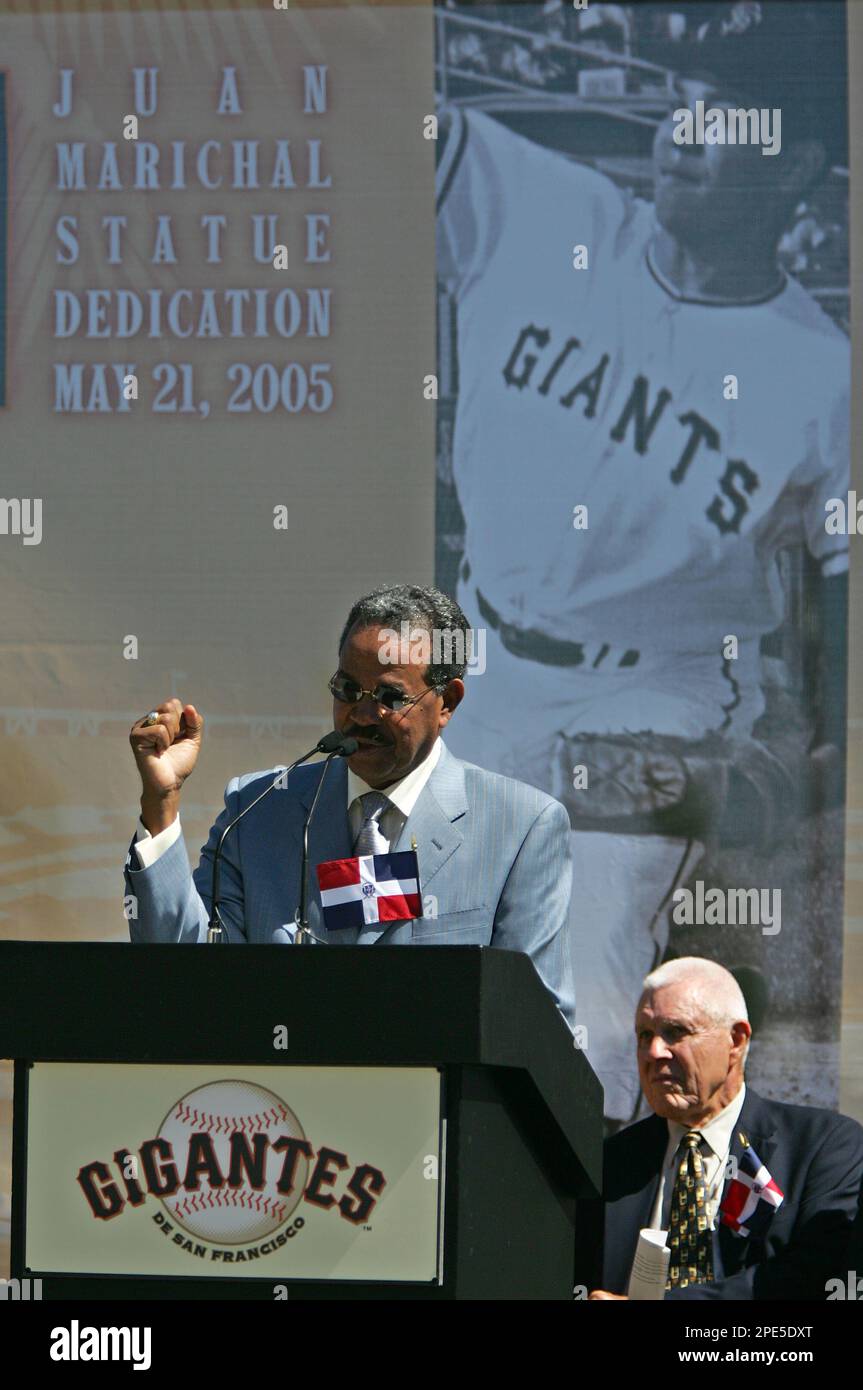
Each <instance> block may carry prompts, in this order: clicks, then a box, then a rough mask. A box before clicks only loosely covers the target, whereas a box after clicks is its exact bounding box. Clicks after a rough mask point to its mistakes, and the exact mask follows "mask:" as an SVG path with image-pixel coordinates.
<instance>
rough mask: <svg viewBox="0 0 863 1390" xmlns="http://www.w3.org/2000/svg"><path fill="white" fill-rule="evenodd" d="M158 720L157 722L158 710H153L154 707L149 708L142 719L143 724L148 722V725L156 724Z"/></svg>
mask: <svg viewBox="0 0 863 1390" xmlns="http://www.w3.org/2000/svg"><path fill="white" fill-rule="evenodd" d="M158 722H159V711H158V710H155V709H151V710H150V713H149V714H148V715H147V717H146V719H145V720H144V723H145V724H150V725H151V724H158Z"/></svg>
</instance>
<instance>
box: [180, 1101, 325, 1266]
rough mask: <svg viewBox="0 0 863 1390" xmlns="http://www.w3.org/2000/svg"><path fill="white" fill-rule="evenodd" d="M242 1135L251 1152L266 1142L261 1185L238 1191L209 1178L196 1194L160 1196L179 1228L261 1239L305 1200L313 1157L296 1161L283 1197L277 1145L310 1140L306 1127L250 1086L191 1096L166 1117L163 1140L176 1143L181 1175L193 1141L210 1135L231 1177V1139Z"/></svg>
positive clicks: (220, 1238) (231, 1238) (220, 1237)
mask: <svg viewBox="0 0 863 1390" xmlns="http://www.w3.org/2000/svg"><path fill="white" fill-rule="evenodd" d="M237 1133H239V1134H244V1135H246V1136H247V1137H248V1143H249V1147H250V1148H252V1147H253V1144H254V1136H255V1135H266V1137H267V1140H268V1143H267V1157H268V1159H269V1162H268V1163H267V1166H266V1169H265V1172H264V1183H263V1185H262V1186H261V1187H260V1188H256V1187H252V1186H251V1184H250V1183H249V1182H248V1177H247V1180H246V1181H245V1182H244V1183H243V1184H242V1185H241V1186H239V1187H228V1186H215V1187H214V1186H212V1185H211V1184H210V1183H209V1182H207V1180H206V1178H204V1179H203V1180H202V1182H201V1184H200V1187H199V1189H198V1190H197V1191H188V1190H186V1189H184V1188H180V1189H179V1190H178V1191H177V1192H175V1193H173V1194H171V1195H170V1196H166V1197H163V1198H162V1202H163V1204H164V1206H165V1208H166V1209H167V1210H168V1211H169V1212H170V1213H171V1216H172V1217H173V1218H174V1219H175V1220H176V1222H177V1223H178V1225H180V1226H182V1227H184V1229H185V1230H187V1231H188V1232H189V1233H190V1234H191V1235H195V1236H198V1237H199V1238H201V1239H203V1240H212V1241H217V1242H224V1243H227V1244H231V1243H241V1242H244V1241H254V1240H261V1239H263V1238H264V1237H265V1236H268V1235H270V1234H271V1233H272V1232H273V1231H275V1230H277V1229H278V1228H279V1227H280V1226H282V1225H284V1223H285V1222H286V1221H287V1220H288V1218H289V1217H290V1215H291V1213H292V1211H293V1210H294V1208H295V1207H296V1205H297V1203H298V1202H299V1201H300V1199H301V1197H302V1195H303V1190H304V1188H305V1185H306V1180H307V1178H308V1168H309V1160H308V1158H306V1157H305V1156H304V1155H303V1154H300V1155H299V1156H298V1160H297V1168H296V1177H297V1181H296V1185H295V1187H294V1190H293V1191H292V1192H291V1193H290V1195H288V1196H285V1195H284V1194H283V1193H280V1192H279V1191H278V1190H277V1188H276V1183H277V1181H278V1177H279V1173H280V1171H281V1166H282V1161H281V1157H280V1155H279V1154H278V1153H277V1152H274V1151H273V1148H272V1146H273V1144H275V1143H276V1141H277V1140H279V1139H281V1138H282V1137H286V1138H290V1139H305V1137H306V1136H305V1134H304V1133H303V1129H302V1126H301V1125H300V1122H299V1120H298V1119H297V1117H296V1115H294V1113H293V1111H291V1110H289V1109H288V1107H287V1106H286V1105H285V1103H284V1101H283V1100H281V1099H280V1098H279V1097H278V1096H276V1095H274V1094H273V1092H272V1091H268V1090H266V1088H265V1087H263V1086H258V1085H255V1084H254V1083H253V1082H251V1081H214V1082H212V1083H210V1084H209V1085H206V1086H199V1087H198V1088H197V1090H194V1091H190V1092H189V1094H188V1095H186V1096H183V1098H182V1099H181V1100H179V1101H178V1102H177V1104H176V1105H175V1106H174V1108H173V1109H172V1110H171V1111H170V1113H169V1114H168V1115H167V1116H166V1117H165V1119H164V1120H163V1122H162V1125H161V1128H160V1129H159V1138H160V1139H164V1140H167V1141H168V1143H169V1144H170V1145H171V1147H172V1149H173V1152H174V1154H175V1156H176V1158H177V1161H178V1163H179V1164H180V1165H181V1170H182V1166H183V1165H184V1164H185V1161H186V1156H187V1154H188V1149H189V1141H190V1140H191V1138H192V1136H193V1135H195V1134H207V1135H208V1136H209V1138H210V1140H211V1143H212V1149H213V1151H214V1153H215V1157H216V1159H217V1161H218V1165H219V1168H220V1169H221V1171H222V1173H227V1172H228V1171H229V1169H230V1166H231V1135H232V1134H237Z"/></svg>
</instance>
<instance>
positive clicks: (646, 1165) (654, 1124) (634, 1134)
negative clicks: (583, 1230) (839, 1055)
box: [600, 1087, 863, 1300]
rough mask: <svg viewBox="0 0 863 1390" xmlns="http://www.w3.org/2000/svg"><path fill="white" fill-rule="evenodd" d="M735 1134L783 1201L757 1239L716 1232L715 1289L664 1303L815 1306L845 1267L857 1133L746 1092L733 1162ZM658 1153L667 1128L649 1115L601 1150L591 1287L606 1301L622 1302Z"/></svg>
mask: <svg viewBox="0 0 863 1390" xmlns="http://www.w3.org/2000/svg"><path fill="white" fill-rule="evenodd" d="M741 1130H742V1131H743V1133H744V1134H745V1135H746V1137H747V1139H748V1140H749V1142H750V1144H751V1145H752V1147H753V1148H754V1149H755V1151H756V1153H757V1154H758V1157H759V1158H760V1159H761V1161H762V1163H764V1164H765V1166H766V1167H767V1168H768V1169H769V1171H770V1173H771V1174H772V1176H773V1178H774V1179H775V1180H776V1182H777V1183H778V1184H779V1186H780V1188H781V1189H782V1191H783V1193H784V1194H785V1200H784V1202H783V1203H782V1205H781V1206H780V1207H779V1208H778V1210H777V1212H776V1214H775V1216H774V1217H773V1219H772V1221H771V1224H770V1227H769V1230H768V1233H767V1236H766V1238H765V1239H763V1240H760V1241H759V1240H752V1239H748V1238H743V1237H740V1236H736V1235H734V1234H733V1232H732V1231H731V1230H730V1229H729V1227H727V1226H724V1225H720V1227H719V1230H718V1231H714V1234H713V1268H714V1274H715V1279H714V1281H713V1282H712V1283H710V1284H702V1285H697V1286H695V1287H694V1288H687V1289H672V1290H670V1291H669V1292H668V1293H667V1294H666V1298H667V1299H675V1300H676V1299H809V1300H816V1299H817V1300H823V1299H824V1298H825V1284H826V1282H827V1280H828V1279H830V1278H832V1277H834V1276H835V1275H836V1273H837V1270H843V1271H844V1270H845V1269H847V1267H848V1255H849V1239H850V1233H851V1223H852V1221H853V1220H854V1216H855V1213H856V1211H857V1202H858V1197H859V1193H860V1183H861V1177H863V1129H861V1127H860V1125H858V1124H857V1122H856V1120H851V1119H849V1118H848V1117H847V1116H846V1115H836V1114H834V1113H833V1112H832V1111H829V1110H816V1109H815V1108H814V1107H812V1106H803V1105H786V1104H784V1102H780V1101H774V1100H764V1099H763V1097H762V1096H759V1095H758V1094H757V1093H756V1092H755V1091H753V1090H752V1089H751V1087H747V1089H746V1100H745V1101H744V1104H743V1109H742V1111H741V1112H740V1119H739V1120H738V1122H737V1125H736V1126H735V1130H734V1140H733V1143H732V1145H731V1153H732V1155H733V1156H734V1157H736V1158H737V1159H739V1158H740V1156H741V1153H742V1145H741V1143H740V1138H739V1135H740V1131H741ZM667 1144H668V1126H667V1124H666V1122H665V1120H662V1119H660V1118H659V1116H658V1115H651V1116H650V1118H649V1119H647V1120H642V1121H641V1122H640V1123H639V1124H636V1125H632V1126H631V1127H630V1128H629V1129H624V1130H621V1131H620V1132H619V1133H617V1134H615V1135H613V1136H612V1137H611V1138H610V1139H608V1140H607V1141H606V1144H605V1159H604V1178H603V1204H604V1211H605V1219H604V1228H605V1229H604V1243H603V1267H602V1283H601V1284H600V1288H603V1289H607V1290H608V1291H609V1293H626V1287H627V1284H628V1282H629V1271H630V1269H631V1267H632V1259H633V1256H634V1254H635V1247H636V1244H637V1242H638V1232H639V1231H640V1230H641V1228H642V1227H643V1226H646V1225H647V1224H648V1222H649V1221H650V1215H651V1212H652V1210H653V1204H654V1201H655V1199H656V1191H657V1187H658V1185H659V1173H660V1168H661V1166H662V1161H663V1158H664V1157H665V1150H666V1146H667ZM726 1185H727V1184H726ZM724 1191H725V1189H724V1188H723V1195H724Z"/></svg>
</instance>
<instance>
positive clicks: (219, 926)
mask: <svg viewBox="0 0 863 1390" xmlns="http://www.w3.org/2000/svg"><path fill="white" fill-rule="evenodd" d="M358 748H359V744H358V743H357V740H356V739H355V738H345V737H344V736H343V735H342V734H340V733H339V732H338V730H337V729H334V730H333V731H332V733H329V734H325V735H324V737H323V738H322V739H319V740H318V742H317V743H316V744H315V746H314V748H310V749H309V751H308V753H304V754H303V756H302V757H301V758H297V759H296V761H295V762H292V763H291V765H290V767H286V768H284V770H283V771H282V772H280V773H279V775H278V777H276V779H275V781H274V782H271V783H270V785H269V786H268V787H265V788H264V790H263V791H262V792H261V794H260V796H256V797H255V799H254V801H250V802H249V805H248V806H246V807H245V808H244V809H243V810H242V811H241V812H240V814H239V815H238V816H235V817H234V819H233V820H232V821H230V822H229V823H228V824H227V825H226V826H225V828H224V830H223V831H222V833H221V835H220V836H219V843H218V845H217V846H216V853H215V854H214V856H213V883H212V906H211V909H210V921H209V924H208V926H207V942H208V944H211V945H217V946H218V945H221V944H222V943H228V942H229V941H230V937H229V936H228V933H227V931H226V930H225V925H224V923H223V921H222V918H221V915H220V913H219V902H220V895H219V868H220V864H221V859H222V851H223V849H224V845H225V840H226V839H227V838H228V835H229V834H230V833H231V831H232V830H233V829H234V826H235V825H239V823H240V821H241V820H242V819H243V816H247V815H248V814H249V812H250V811H252V810H254V808H255V807H256V806H257V805H258V803H259V802H260V801H263V799H264V797H265V796H269V794H270V792H272V791H275V790H276V788H277V787H285V786H286V785H287V779H288V777H289V776H290V774H291V773H292V772H293V770H294V768H295V767H299V766H300V765H301V764H302V763H306V762H308V760H309V758H313V757H314V756H315V754H316V753H327V754H329V757H328V758H327V763H329V762H331V761H332V759H333V758H350V757H351V756H352V755H353V754H354V753H356V751H357V749H358ZM325 775H326V766H325V767H324V771H323V773H322V774H321V782H320V783H319V784H318V789H317V791H316V792H315V799H314V801H313V802H312V812H313V811H314V809H315V805H316V803H317V800H318V795H319V793H320V790H321V783H323V780H324V776H325ZM311 814H312V813H311V812H310V813H309V820H311ZM308 824H309V822H308V821H307V822H306V825H305V827H304V831H303V858H304V873H305V861H306V860H307V858H308ZM303 886H304V888H305V884H304V885H303Z"/></svg>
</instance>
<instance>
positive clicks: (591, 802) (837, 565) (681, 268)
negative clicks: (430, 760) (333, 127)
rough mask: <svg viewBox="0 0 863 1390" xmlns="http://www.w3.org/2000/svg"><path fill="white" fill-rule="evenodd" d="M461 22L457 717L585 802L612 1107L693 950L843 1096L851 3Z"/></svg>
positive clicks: (581, 929)
mask: <svg viewBox="0 0 863 1390" xmlns="http://www.w3.org/2000/svg"><path fill="white" fill-rule="evenodd" d="M438 18H439V24H438V30H437V37H438V47H437V90H438V112H439V118H440V122H441V131H442V141H441V144H442V149H441V153H440V160H439V189H438V242H437V259H438V272H439V279H440V286H441V291H440V299H439V306H438V321H439V362H440V371H441V401H440V406H439V415H438V472H439V485H438V526H437V574H438V579H439V582H440V583H441V585H442V586H443V587H451V588H453V589H454V590H456V591H457V592H458V595H459V599H460V601H461V602H462V604H463V606H464V608H465V610H466V612H467V614H468V617H469V619H470V620H471V621H472V622H473V623H476V624H482V625H484V626H485V628H486V629H487V644H486V670H485V673H484V674H483V675H482V677H481V679H477V680H475V681H474V682H472V683H471V684H472V689H471V692H470V695H471V698H470V699H469V701H468V702H467V703H466V706H465V709H464V713H463V714H462V713H461V712H460V715H459V718H458V719H457V720H455V721H453V724H452V729H451V733H450V737H449V739H448V742H449V743H450V745H451V746H452V747H453V749H454V751H455V752H457V753H459V754H460V755H462V756H465V757H469V758H471V759H473V760H474V761H476V762H478V763H481V764H482V765H483V766H484V767H490V768H494V769H497V770H499V771H502V772H506V773H509V774H510V775H513V776H516V777H519V778H522V779H523V780H525V781H529V782H534V783H536V784H537V785H538V786H541V787H543V788H544V789H546V790H548V791H550V792H551V793H553V794H554V795H555V796H557V797H559V798H560V799H561V800H563V801H564V803H565V804H566V805H567V807H568V809H569V811H570V817H571V822H572V827H573V836H572V848H573V856H574V865H575V867H574V879H573V899H572V917H571V941H572V948H573V952H574V959H575V978H576V1001H577V1014H578V1018H579V1021H580V1036H581V1038H582V1045H583V1046H585V1048H586V1049H587V1055H588V1057H589V1059H590V1061H591V1064H592V1065H593V1067H594V1069H595V1070H596V1071H597V1072H598V1073H599V1075H600V1078H601V1080H602V1082H603V1084H604V1086H605V1093H606V1113H607V1116H608V1119H609V1121H610V1122H612V1123H618V1124H619V1123H623V1122H626V1121H628V1120H631V1119H632V1118H633V1117H634V1116H635V1115H636V1113H637V1112H638V1107H639V1103H640V1095H639V1087H638V1079H637V1073H636V1068H635V1049H634V1045H633V1040H632V1019H633V1015H634V1007H635V1003H636V1001H637V998H638V994H639V992H640V984H641V980H642V978H643V977H644V976H645V975H646V974H647V973H648V971H650V970H651V969H652V968H654V967H655V966H657V965H658V964H659V963H660V962H661V961H662V960H663V959H667V958H668V957H669V956H680V955H704V956H709V957H712V958H715V959H717V960H719V961H721V962H722V963H723V964H725V965H727V966H729V967H730V968H732V969H734V970H735V971H736V973H737V974H738V978H739V979H740V982H741V984H742V986H743V988H744V992H745V994H746V995H747V998H748V1001H749V1007H750V1013H751V1018H752V1022H753V1025H754V1031H755V1041H754V1044H753V1049H752V1060H751V1064H750V1071H749V1074H750V1075H751V1077H752V1080H753V1082H754V1083H755V1084H757V1086H758V1088H759V1090H761V1091H762V1092H764V1093H765V1094H767V1095H770V1096H773V1097H775V1098H777V1099H782V1100H789V1101H800V1102H809V1103H813V1104H818V1105H835V1104H836V1103H837V1099H838V1071H839V1065H838V1063H839V1057H838V1039H839V1009H840V996H841V954H842V876H843V834H844V829H843V809H842V797H843V790H842V769H843V766H844V740H845V680H846V610H847V587H846V571H847V554H848V539H847V537H848V534H849V531H850V532H851V533H853V531H854V523H853V518H852V519H851V521H850V524H849V522H848V518H847V515H846V502H847V499H848V485H849V441H848V432H849V374H850V343H849V298H848V167H847V166H848V150H847V72H846V40H845V12H844V5H842V4H835V3H832V0H819V3H817V4H807V3H799V4H798V3H791V4H789V3H778V2H776V0H764V3H760V4H750V3H737V4H698V5H688V4H684V3H676V4H652V3H646V4H639V5H605V4H597V5H595V4H591V5H589V6H586V5H576V6H569V5H558V6H555V5H543V6H541V7H540V6H532V5H518V6H516V5H510V6H494V7H483V6H476V5H470V6H467V5H464V6H462V5H450V4H447V6H446V7H441V8H440V9H439V11H438ZM608 736H610V738H609V737H608ZM644 769H648V771H647V774H646V777H645V781H646V782H647V785H648V792H649V795H647V797H646V799H645V800H643V801H642V802H640V803H638V804H634V803H633V800H632V798H631V796H630V795H629V791H628V789H629V787H630V786H631V785H632V782H633V780H635V779H634V776H633V770H635V771H636V772H637V771H640V770H644ZM651 778H652V779H653V781H652V782H651V780H650V779H651ZM699 778H700V780H699ZM693 789H697V790H698V791H699V792H700V793H701V794H702V795H701V798H700V804H699V799H698V798H696V797H694V796H693V795H691V793H692V792H693ZM675 802H676V803H678V804H680V805H683V806H685V807H686V808H687V811H686V814H685V815H683V816H680V815H679V816H678V818H677V821H676V823H674V822H672V820H671V819H670V817H669V815H667V814H666V812H667V810H668V808H669V807H670V806H671V805H672V803H675ZM642 1103H643V1102H642Z"/></svg>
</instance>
